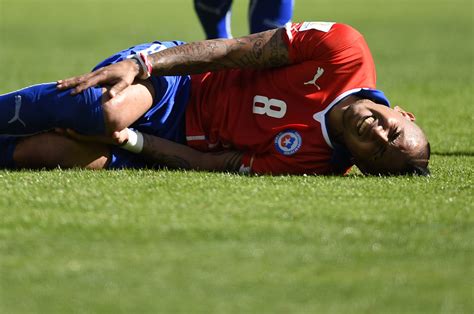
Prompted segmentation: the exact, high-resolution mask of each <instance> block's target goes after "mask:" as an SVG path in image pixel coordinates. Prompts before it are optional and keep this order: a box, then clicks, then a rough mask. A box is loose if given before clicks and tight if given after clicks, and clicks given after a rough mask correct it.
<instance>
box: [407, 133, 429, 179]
mask: <svg viewBox="0 0 474 314" xmlns="http://www.w3.org/2000/svg"><path fill="white" fill-rule="evenodd" d="M430 156H431V146H430V142H428V141H426V145H425V147H424V149H423V150H421V152H420V154H419V156H417V157H418V158H416V159H414V160H412V161H411V162H410V163H408V167H407V168H406V169H405V171H402V172H403V174H412V175H418V176H424V177H429V176H430V175H431V172H430V169H429V168H428V163H429V160H430Z"/></svg>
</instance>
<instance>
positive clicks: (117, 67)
mask: <svg viewBox="0 0 474 314" xmlns="http://www.w3.org/2000/svg"><path fill="white" fill-rule="evenodd" d="M375 80H376V74H375V67H374V63H373V60H372V56H371V53H370V51H369V48H368V47H367V45H366V42H365V41H364V39H363V37H362V35H361V34H360V33H359V32H357V31H356V30H354V29H353V28H351V27H350V26H347V25H344V24H335V23H323V22H309V23H308V22H306V23H294V24H292V25H291V26H289V27H287V28H280V29H275V30H270V31H266V32H262V33H257V34H253V35H249V36H246V37H242V38H236V39H221V40H208V41H202V42H195V43H190V44H183V43H182V42H177V41H174V42H154V43H149V44H143V45H139V46H135V47H132V48H130V49H127V50H124V51H121V52H119V53H118V54H116V55H114V56H112V57H110V58H108V59H106V60H105V61H103V62H101V63H100V64H99V65H98V66H96V68H95V69H94V71H93V72H91V73H88V74H84V75H82V76H78V77H73V78H70V79H66V80H61V81H58V82H57V84H56V83H49V84H40V85H35V86H31V87H28V88H25V89H22V90H18V91H15V92H12V93H9V94H5V95H1V96H0V133H1V134H10V135H17V136H18V135H25V134H34V133H37V132H40V131H45V130H51V129H54V128H63V129H72V130H74V131H75V132H77V133H80V134H85V135H93V136H95V137H93V138H94V139H97V135H99V136H100V137H101V138H102V139H105V140H104V141H102V142H101V141H100V140H99V141H98V142H97V143H91V142H80V141H77V140H74V139H71V138H68V137H66V136H64V134H58V133H54V132H47V133H40V134H36V135H34V136H29V137H14V136H4V137H2V140H1V144H0V145H1V156H0V160H1V163H2V164H3V166H4V167H12V168H14V167H33V168H35V167H55V166H58V165H59V166H62V167H72V166H80V167H87V168H122V167H147V166H148V167H149V166H156V165H161V166H168V167H172V168H183V169H199V170H212V171H239V172H241V173H261V174H304V173H306V174H344V173H346V172H347V171H348V170H349V169H350V168H351V166H352V165H353V164H354V163H355V164H356V165H357V166H358V167H359V168H360V169H361V170H362V171H363V172H364V173H368V174H404V173H421V174H423V173H426V172H427V166H428V160H429V144H428V141H427V139H426V137H425V135H424V134H423V132H422V130H421V129H420V128H419V127H418V126H417V125H416V124H415V123H413V120H414V117H413V115H412V114H410V113H408V112H405V111H403V110H401V109H400V108H398V107H395V108H393V109H391V108H390V107H389V102H388V100H387V99H386V98H385V96H384V95H383V93H382V92H380V91H378V90H376V89H375ZM71 89H72V90H71ZM127 127H130V128H133V131H132V130H127V129H125V128H127ZM130 136H131V137H130ZM81 138H82V137H81ZM112 142H115V143H116V144H121V143H125V145H124V146H113V145H112V146H111V145H106V144H104V143H112Z"/></svg>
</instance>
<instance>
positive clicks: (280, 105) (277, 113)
mask: <svg viewBox="0 0 474 314" xmlns="http://www.w3.org/2000/svg"><path fill="white" fill-rule="evenodd" d="M253 113H256V114H266V115H267V116H269V117H272V118H277V119H280V118H283V117H284V116H285V114H286V103H285V102H284V101H282V100H279V99H268V97H265V96H260V95H257V96H255V97H254V98H253Z"/></svg>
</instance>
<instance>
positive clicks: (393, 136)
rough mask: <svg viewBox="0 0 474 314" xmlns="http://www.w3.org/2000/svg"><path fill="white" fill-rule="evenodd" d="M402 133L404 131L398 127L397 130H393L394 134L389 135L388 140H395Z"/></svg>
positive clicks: (391, 141)
mask: <svg viewBox="0 0 474 314" xmlns="http://www.w3.org/2000/svg"><path fill="white" fill-rule="evenodd" d="M401 133H402V132H401V131H400V129H398V128H397V129H395V131H394V132H392V134H390V135H389V137H388V141H389V142H390V143H393V142H395V141H396V140H397V138H399V137H400V134H401Z"/></svg>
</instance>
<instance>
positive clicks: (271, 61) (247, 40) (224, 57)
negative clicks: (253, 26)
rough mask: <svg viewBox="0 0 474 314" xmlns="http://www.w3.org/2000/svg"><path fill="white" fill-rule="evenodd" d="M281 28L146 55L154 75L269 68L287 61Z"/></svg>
mask: <svg viewBox="0 0 474 314" xmlns="http://www.w3.org/2000/svg"><path fill="white" fill-rule="evenodd" d="M284 31H285V30H284V29H283V28H280V29H273V30H269V31H266V32H262V33H257V34H252V35H249V36H245V37H241V38H236V39H214V40H205V41H200V42H194V43H189V44H185V45H181V46H176V47H172V48H169V49H165V50H162V51H160V52H157V53H154V54H151V55H149V60H150V62H151V63H152V65H153V73H154V74H155V75H184V74H195V73H203V72H208V71H217V70H223V69H235V68H272V67H279V66H283V65H286V64H288V63H289V59H288V47H287V45H286V43H285V42H284V40H283V32H284Z"/></svg>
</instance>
